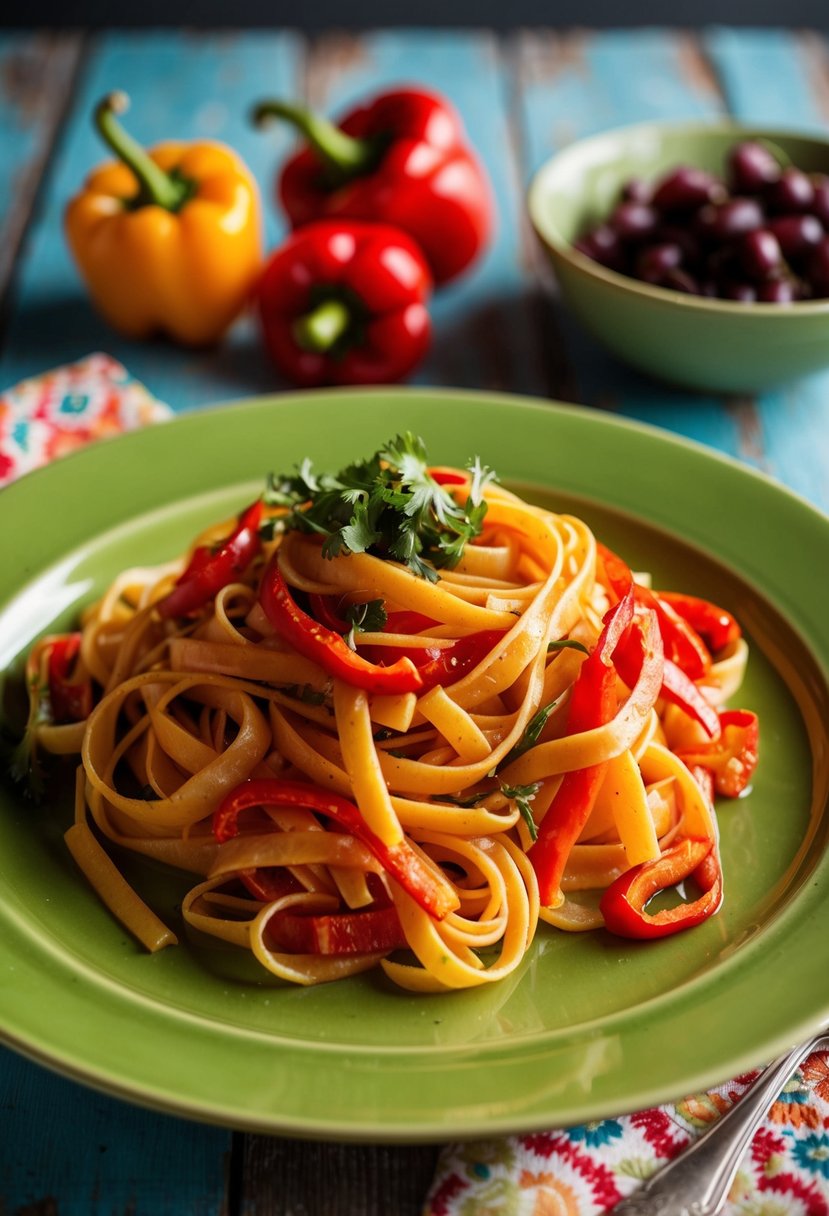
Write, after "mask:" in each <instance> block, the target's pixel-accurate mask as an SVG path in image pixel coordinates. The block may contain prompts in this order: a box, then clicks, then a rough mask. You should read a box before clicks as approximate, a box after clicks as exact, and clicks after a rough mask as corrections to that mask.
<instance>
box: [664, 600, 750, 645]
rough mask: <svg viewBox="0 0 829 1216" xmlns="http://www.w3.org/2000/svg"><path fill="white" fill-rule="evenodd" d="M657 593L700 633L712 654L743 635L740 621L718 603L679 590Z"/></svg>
mask: <svg viewBox="0 0 829 1216" xmlns="http://www.w3.org/2000/svg"><path fill="white" fill-rule="evenodd" d="M657 594H658V596H659V598H660V600H662V601H663V603H665V604H669V605H670V607H671V608H673V610H674V612H676V613H678V615H679V616H681V617H682V619H683V620H684V621H687V623H688V624H689V625H690V626H691V628H692V629H694V630H695V631H696V632H697V633H698V634H699V635H700V637H701V638H702V639H703V641H704V642H705V644H706V645H707V646H708V649H709V650H710V651H711V653H712V654H717V653H718V652H719V651H720V650H724V649H725V647H726V646H729V645H731V643H732V642H736V641H737V640H738V639H739V638H740V637H742V632H743V631H742V629H741V628H740V626H739V624H738V622H737V621H736V620H735V618H734V617H733V616H732V615H731V613H730V612H727V611H726V610H725V608H720V607H719V605H718V604H712V603H711V601H710V600H703V599H700V598H699V597H698V596H695V595H683V594H681V593H679V592H677V591H659V592H657Z"/></svg>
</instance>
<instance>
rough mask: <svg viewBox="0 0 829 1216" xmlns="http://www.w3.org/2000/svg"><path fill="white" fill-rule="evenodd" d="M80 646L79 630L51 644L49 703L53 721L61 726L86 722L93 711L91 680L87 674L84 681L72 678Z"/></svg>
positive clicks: (48, 664) (48, 665) (48, 666)
mask: <svg viewBox="0 0 829 1216" xmlns="http://www.w3.org/2000/svg"><path fill="white" fill-rule="evenodd" d="M80 648H81V635H80V634H79V633H68V634H66V635H65V636H63V637H59V638H56V639H55V640H54V641H53V642H52V643H50V645H49V659H48V663H47V668H48V677H49V706H50V709H51V717H52V721H53V722H54V723H55V724H56V725H58V726H60V725H63V724H64V723H67V722H83V721H84V719H86V718H88V717H89V715H90V714H91V713H92V681H91V680H90V679H89V677H88V676H87V677H86V678H85V679H81V680H73V679H72V672H73V668H74V664H75V660H76V659H77V657H78V652H79V651H80Z"/></svg>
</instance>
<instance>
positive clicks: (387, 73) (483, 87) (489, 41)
mask: <svg viewBox="0 0 829 1216" xmlns="http://www.w3.org/2000/svg"><path fill="white" fill-rule="evenodd" d="M349 48H351V50H352V52H353V51H354V44H353V42H352V41H351V40H350V39H346V40H345V42H343V41H342V40H340V39H333V40H329V41H328V43H327V44H326V43H325V42H323V44H322V45H321V46H320V47H319V48H318V49H317V51H316V53H315V55H314V57H313V59H312V64H311V66H312V79H314V78H316V79H319V80H320V81H321V87H320V88H319V89H318V90H317V91H316V92H315V95H314V97H313V98H312V100H313V102H314V104H315V105H317V106H319V107H321V108H322V109H323V110H324V111H325V112H326V113H327V114H329V115H331V116H332V117H336V116H338V115H340V114H342V113H343V112H345V111H346V110H347V109H349V108H350V107H351V106H352V105H353V104H354V103H355V102H359V101H363V100H364V99H366V98H368V97H369V96H371V95H373V94H374V93H376V92H379V91H381V90H382V89H384V88H386V87H388V86H391V85H395V86H399V84H400V83H401V82H406V81H411V80H417V81H418V83H420V84H422V85H425V86H426V87H431V88H435V89H438V90H439V91H440V92H442V93H444V94H445V95H446V96H448V97H449V98H450V100H451V101H452V102H453V104H454V105H455V107H456V108H457V110H458V111H459V113H460V115H461V117H462V119H463V122H464V125H465V127H466V129H467V132H468V135H469V138H470V140H471V141H472V143H473V144H474V146H475V147H476V148H477V149H478V152H479V154H480V156H481V159H482V161H483V163H484V166H485V168H486V170H487V173H488V176H489V178H490V181H491V182H492V187H493V192H494V196H495V201H496V205H497V210H498V228H497V234H496V237H495V240H494V242H493V244H492V246H491V248H490V249H489V251H488V253H487V255H486V256H485V258H483V260H482V261H481V262H479V263H478V264H476V265H475V266H474V267H473V268H472V269H471V270H470V272H469V273H468V274H467V275H466V276H465V277H464V278H462V279H460V280H458V281H456V282H454V283H451V284H449V285H448V286H447V287H445V288H444V289H442V290H440V291H439V292H438V293H437V294H436V296H435V298H434V301H433V305H432V309H431V312H432V318H433V324H434V345H433V350H432V354H431V357H430V358H429V359H428V360H427V361H426V362H425V363H424V364H423V366H422V367H421V368H420V369H418V371H417V373H416V374H415V376H414V377H413V382H414V383H420V384H438V383H439V384H459V385H465V386H467V387H485V388H495V389H510V390H512V391H514V392H524V393H537V392H543V389H544V382H543V370H542V369H541V368H540V367H539V365H538V358H537V348H536V347H535V345H534V337H535V335H534V333H533V331H532V322H531V318H530V317H529V315H528V312H527V300H526V275H525V274H524V273H523V267H522V239H523V238H522V222H523V198H522V195H521V191H520V189H519V172H518V166H517V163H516V159H515V153H514V149H513V143H512V141H511V139H510V135H509V129H508V114H507V104H508V101H509V89H508V80H507V78H506V76H505V72H504V66H503V64H502V62H501V60H500V59H499V54H498V46H497V43H496V41H495V39H494V38H493V37H492V36H491V35H489V34H486V33H456V32H452V31H424V30H408V31H406V30H403V31H394V32H383V33H376V34H370V35H368V36H366V37H364V38H361V39H360V40H359V49H358V50H357V51H356V53H349ZM332 61H333V63H334V64H336V65H337V66H339V70H333V71H332V70H331V67H330V66H329V67H328V70H326V65H330V64H331V63H332ZM340 65H344V66H340ZM313 69H316V70H315V71H314V70H313Z"/></svg>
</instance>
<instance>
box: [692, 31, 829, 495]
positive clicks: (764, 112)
mask: <svg viewBox="0 0 829 1216" xmlns="http://www.w3.org/2000/svg"><path fill="white" fill-rule="evenodd" d="M705 45H706V49H707V52H708V54H709V56H710V58H711V62H712V64H713V65H714V67H715V68H716V70H717V73H718V75H719V78H720V81H721V84H722V89H723V92H724V94H725V96H726V98H727V99H728V104H729V108H730V109H731V111H732V113H733V114H734V116H735V118H738V119H740V120H742V121H744V122H752V123H760V124H765V125H768V126H777V127H781V128H787V129H800V130H804V131H817V132H818V133H820V134H823V135H825V132H826V122H827V119H829V53H827V46H826V43H825V42H824V41H823V40H822V39H820V38H818V37H816V36H812V37H803V36H797V35H795V34H790V33H786V32H784V31H780V30H775V31H770V30H751V31H745V32H741V33H737V32H736V31H733V30H717V31H714V32H712V33H711V34H709V35H708V37H707V38H706V40H705ZM827 170H829V157H827ZM827 400H829V373H827V372H824V373H821V374H819V375H815V376H809V377H807V378H805V379H803V380H799V381H797V382H795V383H793V384H789V385H785V386H783V387H782V388H780V389H777V390H775V391H773V392H767V393H762V394H760V395H759V396H758V398H757V403H756V414H755V417H754V418H753V419H752V420H751V421H750V424H749V427H748V430H745V422H746V419H745V415H744V414H742V415H741V414H739V413H738V414H737V415H736V417H737V419H738V424H739V425H740V426H741V427H742V428H743V429H742V431H741V435H742V439H741V454H745V451H746V448H748V449H749V450H750V449H751V448H753V449H754V451H755V452H757V453H758V455H759V457H760V458H759V460H758V463H759V464H760V465H761V466H762V467H763V468H764V469H765V470H766V471H767V472H769V473H771V474H772V475H773V476H775V477H777V478H779V479H780V480H781V481H783V482H785V484H786V485H788V486H790V487H791V488H792V489H794V490H796V491H798V493H800V494H803V495H804V496H805V497H806V498H809V499H810V500H811V501H812V502H814V503H815V504H816V505H817V506H819V507H821V508H822V509H823V510H827V509H829V433H827V429H826V402H827ZM735 408H736V409H737V410H740V409H741V408H742V407H741V406H740V403H736V405H735Z"/></svg>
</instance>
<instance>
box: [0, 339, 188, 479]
mask: <svg viewBox="0 0 829 1216" xmlns="http://www.w3.org/2000/svg"><path fill="white" fill-rule="evenodd" d="M171 417H172V410H171V409H170V408H169V406H167V405H164V404H163V403H162V402H160V401H157V400H156V399H155V397H153V396H151V394H150V393H149V392H148V391H147V389H146V388H145V387H144V386H143V384H140V383H139V382H138V381H137V380H134V379H133V378H132V376H130V374H129V373H128V372H127V370H126V368H124V367H122V366H121V364H120V363H117V362H116V361H115V359H111V358H110V357H109V355H101V354H95V355H89V356H88V358H86V359H82V360H80V361H79V362H78V363H72V364H69V365H68V366H65V367H58V368H55V369H54V370H53V371H50V372H45V373H44V374H43V375H40V376H33V377H32V378H31V379H30V380H23V381H22V382H21V383H20V384H18V385H15V387H14V388H10V389H7V390H6V391H5V392H4V393H2V394H0V486H3V485H5V484H6V483H7V482H10V481H13V480H14V479H15V478H17V477H20V476H21V475H22V474H23V473H28V472H29V471H30V470H31V469H37V468H39V467H40V466H41V465H43V464H47V463H48V462H49V461H50V460H54V459H55V458H56V457H58V456H64V455H65V454H66V453H67V452H71V451H73V450H74V449H75V448H79V447H83V446H84V444H87V443H90V442H91V441H92V440H93V439H102V438H104V437H105V436H109V435H119V434H120V433H121V432H122V431H131V430H134V429H135V428H136V427H140V426H144V424H145V423H148V422H159V421H163V420H164V419H167V418H171Z"/></svg>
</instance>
